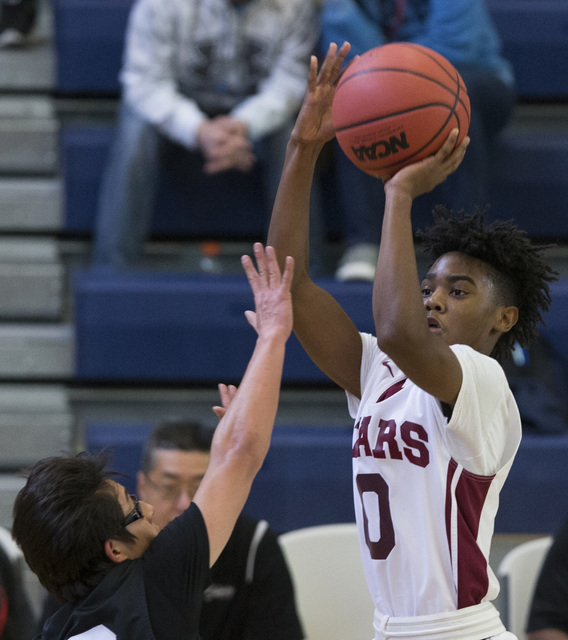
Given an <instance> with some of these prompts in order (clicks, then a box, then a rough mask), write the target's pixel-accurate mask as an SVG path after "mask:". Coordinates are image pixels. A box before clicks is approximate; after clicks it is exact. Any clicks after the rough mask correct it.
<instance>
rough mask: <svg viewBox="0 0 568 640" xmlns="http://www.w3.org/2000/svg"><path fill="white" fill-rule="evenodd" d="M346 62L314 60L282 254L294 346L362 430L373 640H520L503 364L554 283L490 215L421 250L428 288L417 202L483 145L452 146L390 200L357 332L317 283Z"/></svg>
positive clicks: (297, 131)
mask: <svg viewBox="0 0 568 640" xmlns="http://www.w3.org/2000/svg"><path fill="white" fill-rule="evenodd" d="M348 50H349V44H347V43H345V44H344V45H342V47H341V48H340V49H339V50H338V49H337V46H336V45H335V44H331V45H330V47H329V50H328V53H327V56H326V57H325V60H324V61H323V63H322V66H321V70H320V71H319V74H318V62H317V59H316V58H313V59H312V63H311V68H310V72H309V77H308V89H307V92H306V96H305V99H304V103H303V106H302V109H301V111H300V114H299V116H298V119H297V121H296V126H295V128H294V131H293V133H292V135H291V138H290V140H289V143H288V150H287V156H286V161H285V165H284V168H283V173H282V178H281V182H280V188H279V191H278V195H277V198H276V201H275V204H274V209H273V214H272V220H271V225H270V230H269V235H268V241H269V243H270V244H273V245H274V246H275V247H276V250H277V252H278V253H279V254H280V255H292V256H294V258H295V261H296V271H295V277H294V282H293V285H292V298H293V305H294V331H295V333H296V335H297V337H298V338H299V339H300V341H301V343H302V344H303V346H304V348H305V349H306V351H307V353H308V354H309V355H310V356H311V358H312V359H313V361H314V362H315V363H316V364H317V365H318V366H319V367H320V368H321V370H322V371H323V372H325V373H326V374H327V375H328V376H329V377H330V378H331V379H332V380H334V381H335V382H336V383H337V384H338V385H339V386H340V387H342V388H343V389H345V391H346V392H347V400H348V406H349V410H350V413H351V415H352V417H353V418H354V419H355V428H354V434H353V449H352V455H353V474H354V483H353V485H354V486H353V489H354V500H355V511H356V518H357V524H358V528H359V535H360V544H361V553H362V558H363V564H364V568H365V574H366V577H367V582H368V585H369V589H370V592H371V595H372V598H373V600H374V603H375V609H376V611H375V619H374V625H373V626H374V632H375V638H376V640H383V639H386V638H393V637H396V638H397V639H404V640H410V638H412V639H413V640H417V639H420V638H422V639H428V640H445V639H448V640H450V639H451V640H455V639H456V638H460V639H461V640H463V639H465V638H467V639H468V640H482V639H485V638H490V637H493V638H495V637H498V638H500V639H505V638H507V637H509V638H510V637H511V636H512V634H509V632H507V631H506V630H505V628H504V626H503V624H502V622H501V620H500V617H499V613H498V611H497V610H496V609H495V607H494V606H493V605H492V603H491V600H493V599H494V598H495V596H496V595H497V593H498V589H499V587H498V583H497V580H496V578H495V576H494V574H493V572H492V571H491V569H490V568H489V565H488V558H489V547H490V542H491V537H492V533H493V526H494V519H495V514H496V510H497V504H498V494H499V490H500V489H501V486H502V484H503V482H504V480H505V478H506V476H507V473H508V471H509V468H510V466H511V464H512V462H513V458H514V456H515V452H516V451H517V448H518V446H519V442H520V439H521V423H520V418H519V413H518V410H517V407H516V405H515V402H514V399H513V395H512V393H511V391H510V390H509V387H508V385H507V381H506V378H505V375H504V373H503V370H502V368H501V366H500V364H499V362H498V360H499V359H503V358H505V357H506V356H507V354H508V352H509V351H510V350H511V348H512V346H513V345H514V343H515V341H518V342H519V343H520V344H521V345H522V346H526V345H527V344H528V343H529V342H530V341H531V340H532V339H533V338H534V337H535V336H536V334H537V325H538V322H539V321H540V320H541V315H540V314H541V311H542V310H546V309H547V307H548V304H549V302H550V294H549V287H548V282H550V281H552V280H554V274H553V272H552V271H551V270H550V268H549V267H548V266H547V265H546V264H545V262H544V261H543V259H542V256H541V251H542V248H538V247H534V246H532V245H531V243H530V242H529V240H528V239H527V238H526V236H525V234H524V233H522V232H520V231H518V230H517V229H516V227H514V226H513V225H512V224H510V223H505V222H502V223H498V224H494V225H493V226H492V227H489V228H485V227H484V225H483V219H482V216H481V215H477V214H476V215H471V216H465V215H464V216H462V217H459V218H455V217H454V216H453V214H452V213H451V212H448V211H440V212H439V213H438V216H437V218H436V224H435V225H434V227H432V228H431V229H430V230H428V231H426V232H425V234H424V235H423V241H424V245H425V246H426V248H427V249H428V253H429V256H430V257H431V259H432V261H433V264H432V266H431V268H430V269H429V272H428V274H426V275H425V276H424V277H423V279H422V281H421V283H420V280H419V276H418V270H417V264H416V253H415V247H414V243H413V233H412V225H411V208H412V202H413V200H414V198H416V197H417V196H419V195H420V194H423V193H426V192H428V191H431V190H432V189H433V188H434V187H435V186H436V185H437V184H439V183H440V182H442V181H443V180H444V179H445V178H446V177H447V176H448V175H449V174H450V173H452V172H453V171H455V170H456V169H457V168H458V166H459V165H460V163H461V161H462V159H463V157H464V154H465V151H466V147H467V144H468V142H469V138H465V139H464V141H463V143H462V144H461V145H460V146H459V147H457V148H454V147H455V144H456V140H457V134H458V131H457V130H454V131H453V132H452V133H451V134H450V136H449V137H448V139H447V140H446V142H445V143H444V145H443V146H442V148H441V149H440V151H439V152H438V153H436V154H435V155H434V156H432V157H430V158H428V159H426V160H423V161H421V162H418V163H415V164H413V165H410V166H409V167H406V168H404V169H402V170H400V171H399V172H398V173H396V174H395V175H394V176H393V177H392V178H391V179H390V180H388V181H387V182H386V183H385V185H384V190H385V197H386V205H385V210H384V215H383V225H382V239H381V244H380V252H379V257H378V262H377V272H376V277H375V281H374V288H373V315H374V319H375V327H376V332H377V335H376V337H374V336H372V335H370V334H360V333H359V332H358V331H357V329H356V327H355V326H354V324H353V322H352V321H351V320H350V318H349V317H348V316H347V315H346V313H345V312H344V311H343V309H342V308H341V307H340V306H339V304H338V303H337V302H336V301H335V299H334V298H333V297H332V296H331V295H330V294H328V293H327V292H326V291H325V290H323V289H321V288H320V287H318V286H316V284H315V283H314V282H313V281H312V280H311V279H310V277H309V274H308V268H307V265H308V255H309V238H308V218H309V206H308V202H309V192H310V187H311V180H312V175H313V170H314V165H315V162H316V159H317V157H318V154H319V152H320V150H321V149H322V146H323V145H324V143H325V142H326V141H328V140H330V139H331V138H332V137H333V135H334V131H333V127H332V124H331V104H332V100H333V95H334V89H335V83H336V81H337V77H338V74H339V73H340V68H341V65H342V63H343V60H344V58H345V55H346V54H347V52H348ZM377 215H380V212H378V211H377ZM369 625H371V621H369ZM369 635H371V633H370V634H369ZM513 637H514V636H513Z"/></svg>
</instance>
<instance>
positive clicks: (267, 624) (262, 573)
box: [244, 529, 303, 640]
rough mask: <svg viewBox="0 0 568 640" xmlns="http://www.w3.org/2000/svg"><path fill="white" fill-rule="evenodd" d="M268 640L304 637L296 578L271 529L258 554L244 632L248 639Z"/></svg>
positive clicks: (260, 545) (299, 638)
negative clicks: (297, 605) (298, 611)
mask: <svg viewBox="0 0 568 640" xmlns="http://www.w3.org/2000/svg"><path fill="white" fill-rule="evenodd" d="M267 638H270V640H301V638H303V632H302V626H301V624H300V620H299V618H298V614H297V611H296V603H295V600H294V588H293V585H292V578H291V576H290V572H289V570H288V566H287V564H286V561H285V559H284V555H283V553H282V550H281V548H280V545H279V543H278V540H277V538H276V535H275V533H274V532H273V531H271V530H270V529H267V531H266V532H265V534H264V536H263V538H262V540H261V542H260V544H259V546H258V550H257V553H256V559H255V563H254V574H253V581H252V584H251V585H250V590H249V599H248V605H247V623H246V625H245V633H244V640H266V639H267Z"/></svg>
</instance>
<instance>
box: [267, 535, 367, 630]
mask: <svg viewBox="0 0 568 640" xmlns="http://www.w3.org/2000/svg"><path fill="white" fill-rule="evenodd" d="M279 540H280V544H281V546H282V550H283V552H284V556H285V558H286V561H287V563H288V566H289V568H290V573H291V575H292V580H293V583H294V588H295V592H296V603H297V606H298V612H299V615H300V619H301V621H302V624H303V626H304V634H305V639H306V640H345V639H346V638H349V640H370V638H372V637H373V636H374V631H373V612H374V606H373V602H372V600H371V596H370V594H369V589H368V587H367V582H366V580H365V574H364V572H363V565H362V563H361V552H360V547H359V537H358V535H357V526H356V525H355V523H343V524H329V525H321V526H315V527H307V528H305V529H296V530H295V531H289V532H287V533H284V534H282V535H281V536H280V538H279Z"/></svg>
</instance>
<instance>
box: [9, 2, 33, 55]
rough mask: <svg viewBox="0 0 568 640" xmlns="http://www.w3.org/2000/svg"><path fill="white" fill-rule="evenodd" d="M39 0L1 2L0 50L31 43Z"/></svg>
mask: <svg viewBox="0 0 568 640" xmlns="http://www.w3.org/2000/svg"><path fill="white" fill-rule="evenodd" d="M37 4H38V0H0V49H7V48H10V47H23V46H25V45H27V44H28V43H29V41H30V36H31V34H32V32H33V29H34V26H35V22H36V17H37V8H38V7H37Z"/></svg>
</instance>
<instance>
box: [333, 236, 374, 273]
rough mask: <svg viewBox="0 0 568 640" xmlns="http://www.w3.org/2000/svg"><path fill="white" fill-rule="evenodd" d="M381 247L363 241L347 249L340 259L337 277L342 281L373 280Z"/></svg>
mask: <svg viewBox="0 0 568 640" xmlns="http://www.w3.org/2000/svg"><path fill="white" fill-rule="evenodd" d="M378 257H379V247H378V246H377V245H374V244H368V243H361V244H356V245H353V246H352V247H350V248H349V249H347V251H346V252H345V253H344V254H343V257H342V258H341V260H340V261H339V267H338V269H337V271H336V272H335V278H336V279H337V280H339V281H340V282H350V281H352V280H363V281H365V282H373V279H374V278H375V270H376V268H377V258H378Z"/></svg>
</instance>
